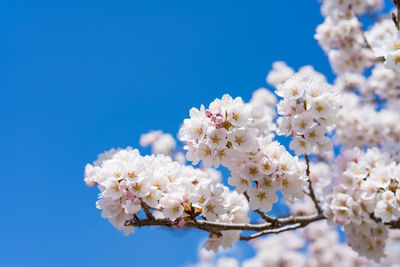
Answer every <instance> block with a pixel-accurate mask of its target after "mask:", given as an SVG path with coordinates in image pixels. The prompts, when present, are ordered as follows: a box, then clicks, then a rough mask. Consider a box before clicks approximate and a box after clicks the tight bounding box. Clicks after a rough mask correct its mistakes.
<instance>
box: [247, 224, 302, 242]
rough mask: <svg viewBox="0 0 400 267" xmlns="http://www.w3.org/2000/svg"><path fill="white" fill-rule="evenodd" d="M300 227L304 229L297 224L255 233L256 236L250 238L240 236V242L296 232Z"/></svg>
mask: <svg viewBox="0 0 400 267" xmlns="http://www.w3.org/2000/svg"><path fill="white" fill-rule="evenodd" d="M300 227H302V224H300V223H297V224H294V225H288V226H283V227H281V228H276V229H269V230H264V231H261V232H258V233H255V234H252V235H249V236H240V240H244V241H248V240H251V239H254V238H257V237H260V236H263V235H268V234H279V233H282V232H286V231H291V230H295V229H298V228H300Z"/></svg>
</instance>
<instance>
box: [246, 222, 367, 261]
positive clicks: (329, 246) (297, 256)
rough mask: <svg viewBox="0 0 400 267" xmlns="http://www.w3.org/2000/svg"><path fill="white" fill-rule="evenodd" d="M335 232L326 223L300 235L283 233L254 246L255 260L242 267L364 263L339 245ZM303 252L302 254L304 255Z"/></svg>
mask: <svg viewBox="0 0 400 267" xmlns="http://www.w3.org/2000/svg"><path fill="white" fill-rule="evenodd" d="M338 240H339V236H338V234H337V232H336V231H335V230H334V229H333V228H332V227H330V226H329V225H327V224H326V222H315V223H313V224H311V225H309V226H307V227H306V228H305V229H304V230H303V231H298V232H287V233H283V234H280V235H276V236H271V237H268V238H264V239H261V240H257V241H255V242H254V245H253V246H254V247H255V249H256V251H257V254H256V255H255V257H253V258H251V259H248V260H245V261H244V262H243V265H242V266H243V267H258V266H287V267H297V266H304V267H305V266H310V267H314V266H315V267H318V266H361V265H363V264H365V265H367V264H366V263H367V261H366V260H365V259H362V258H360V257H358V255H357V253H355V252H354V251H353V250H352V249H351V248H349V247H348V246H346V245H345V244H340V243H339V241H338ZM304 250H306V252H304Z"/></svg>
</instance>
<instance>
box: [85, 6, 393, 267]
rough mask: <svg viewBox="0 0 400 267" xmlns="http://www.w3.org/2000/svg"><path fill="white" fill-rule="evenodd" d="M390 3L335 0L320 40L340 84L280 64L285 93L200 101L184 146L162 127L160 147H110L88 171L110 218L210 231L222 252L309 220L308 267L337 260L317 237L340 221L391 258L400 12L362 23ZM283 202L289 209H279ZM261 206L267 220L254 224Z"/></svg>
mask: <svg viewBox="0 0 400 267" xmlns="http://www.w3.org/2000/svg"><path fill="white" fill-rule="evenodd" d="M393 2H394V4H395V5H396V7H397V11H398V12H399V10H400V8H399V7H400V1H397V0H393ZM381 7H382V1H381V0H364V1H359V0H341V1H337V0H324V1H323V4H322V14H323V15H324V17H325V19H324V22H323V23H322V24H321V25H319V26H318V27H317V29H316V34H315V38H316V39H317V41H318V43H319V44H320V46H321V47H322V49H323V50H324V51H325V52H326V54H327V56H328V59H329V62H330V64H331V66H332V70H333V72H334V73H335V74H337V78H336V80H335V81H334V82H333V83H328V81H327V79H326V77H325V76H324V75H323V74H321V73H319V72H317V71H315V70H314V68H313V67H311V66H305V67H302V68H300V69H299V70H298V71H297V72H296V71H295V70H294V69H292V68H291V67H289V66H287V65H286V63H285V62H275V63H274V64H273V67H272V70H271V72H270V73H269V74H268V76H267V79H266V80H267V82H268V83H269V84H270V85H272V86H273V87H275V95H274V94H273V93H272V92H271V91H269V90H267V89H265V88H260V89H258V90H256V91H255V92H254V93H253V96H252V98H251V100H250V101H249V102H245V101H244V100H243V99H242V98H240V97H236V98H233V97H231V96H230V95H227V94H226V95H223V96H222V97H221V98H216V99H215V100H214V101H212V102H211V103H210V104H208V105H205V106H204V105H201V106H200V107H198V108H195V107H194V108H192V109H191V110H190V111H189V117H188V118H186V119H185V120H184V121H183V124H182V125H181V127H180V130H179V134H178V138H179V140H180V141H181V142H182V143H183V150H182V148H180V149H181V150H180V149H179V148H177V142H176V141H175V139H174V138H173V137H172V136H171V135H169V134H164V133H163V132H161V131H151V132H149V133H147V134H145V135H143V136H142V137H141V140H140V144H141V145H142V146H144V147H145V146H151V149H152V153H153V154H152V155H150V156H142V155H141V154H140V153H139V151H138V150H136V149H132V148H130V147H128V148H126V149H117V150H116V149H112V150H110V151H108V152H106V153H104V154H101V155H99V158H98V160H96V161H95V162H94V163H93V164H88V165H87V166H86V169H85V178H84V180H85V182H86V184H87V185H88V186H96V185H97V186H98V188H99V190H100V194H99V200H98V201H97V204H96V205H97V208H98V209H101V210H102V217H104V218H107V219H108V220H109V221H110V222H111V223H112V224H113V225H114V226H115V227H116V228H117V229H119V230H122V231H124V233H125V234H130V233H133V232H134V229H135V227H146V226H160V227H166V228H179V229H180V228H184V229H186V228H187V229H189V228H194V229H199V230H202V231H206V232H207V233H209V238H208V240H207V241H206V243H205V244H204V247H205V248H206V249H208V250H213V251H218V249H219V248H220V247H222V248H226V247H230V246H232V244H233V243H234V242H236V241H239V240H243V241H248V240H252V239H256V238H260V237H262V236H265V235H269V234H278V233H283V232H288V231H295V230H297V229H302V230H301V231H302V232H301V235H303V236H304V238H305V239H306V240H307V241H306V242H309V243H310V246H309V247H310V249H311V251H310V255H313V256H315V257H316V259H315V262H310V261H308V260H305V259H302V260H300V259H301V257H299V256H298V255H297V254H295V253H294V254H291V255H297V256H293V257H294V258H296V257H297V258H296V259H299V261H293V262H294V264H297V263H298V264H299V266H301V264H300V263H304V264H305V266H335V265H330V264H328V263H326V259H325V258H324V259H322V258H319V256H320V255H324V257H325V256H326V255H328V254H326V255H325V254H324V253H321V252H318V249H320V247H319V246H320V245H319V244H317V243H318V242H317V240H319V238H318V234H321V233H322V232H324V231H326V232H327V234H328V235H330V236H331V237H332V236H335V234H333V232H334V230H333V225H338V226H340V228H341V229H342V231H344V232H345V233H346V242H347V243H348V244H349V246H350V247H351V248H352V249H353V250H354V251H356V252H357V253H358V254H359V255H360V256H363V257H365V258H367V259H369V260H374V261H376V262H379V261H380V260H382V259H383V258H384V257H385V255H386V254H385V249H384V248H385V245H386V244H387V243H389V244H392V243H393V242H392V241H393V239H391V232H390V231H392V229H399V228H400V127H399V124H398V122H399V121H400V112H399V110H400V109H399V107H400V75H399V72H400V31H399V17H400V15H399V14H397V15H394V16H393V20H392V19H391V18H390V17H389V16H387V15H386V16H385V15H383V16H376V17H377V18H379V19H377V21H376V22H375V23H374V24H373V25H371V26H370V27H369V28H368V29H365V30H364V27H363V25H362V23H361V17H362V16H363V15H365V14H370V13H371V12H372V13H373V12H376V11H377V10H379V9H380V8H381ZM398 12H397V13H398ZM393 22H394V23H393ZM365 73H370V74H368V76H364V75H365ZM278 136H285V138H288V141H289V145H288V147H285V146H283V145H282V144H281V143H280V141H282V139H281V138H278ZM182 151H185V153H186V154H184V153H183V152H182ZM187 161H188V162H190V163H191V165H187ZM220 167H224V168H226V169H227V170H228V171H229V174H230V177H229V178H228V179H227V183H228V185H229V186H230V187H228V186H227V185H225V184H224V183H223V179H222V178H221V176H222V175H221V173H220V172H219V171H218V169H217V168H220ZM282 205H285V206H287V207H288V208H289V210H290V215H288V216H287V217H277V216H276V215H275V214H276V212H275V210H274V208H276V207H279V206H282ZM252 213H256V214H258V216H260V218H261V219H262V220H261V222H254V223H250V218H251V214H252ZM317 221H326V222H327V223H329V224H330V225H331V226H328V225H327V224H326V222H325V223H324V222H317ZM315 229H316V230H315ZM244 231H246V232H244ZM297 231H300V230H297ZM248 232H252V233H248ZM284 234H287V235H289V234H288V233H284ZM284 234H283V235H284ZM336 235H337V234H336ZM337 239H338V238H337V237H334V238H332V240H334V242H336V243H335V244H336V245H332V244H331V243H329V246H331V247H333V248H334V249H335V250H336V253H338V254H339V255H341V256H342V257H343V258H346V259H347V260H348V261H349V262H352V265H357V264H358V263H360V262H361V263H362V264H363V263H364V262H366V259H365V258H364V259H363V260H360V258H359V257H358V256H356V254H355V253H354V252H349V251H351V250H350V248H348V247H345V246H344V245H343V244H338V242H337ZM260 242H261V241H260ZM332 242H333V241H332ZM314 247H316V249H315V251H314V250H313V248H314ZM285 249H287V250H290V249H291V248H288V247H285ZM307 249H308V248H307ZM341 253H342V254H341ZM277 255H280V254H279V253H278V254H277ZM343 255H346V256H343ZM328 256H330V257H331V258H332V257H333V256H332V255H331V254H329V255H328ZM328 256H326V257H328ZM279 257H280V256H279ZM282 257H283V256H282ZM258 260H259V259H258V258H257V257H256V260H255V261H256V262H257V261H258ZM284 262H285V264H286V263H287V262H288V261H284ZM356 263H357V264H356ZM361 263H360V264H361ZM307 264H309V265H307ZM265 265H266V264H261V266H265ZM278 265H279V264H278ZM249 266H252V265H249ZM256 266H258V265H256ZM293 266H296V265H293ZM342 266H346V265H342ZM349 266H350V265H349ZM371 266H372V265H371Z"/></svg>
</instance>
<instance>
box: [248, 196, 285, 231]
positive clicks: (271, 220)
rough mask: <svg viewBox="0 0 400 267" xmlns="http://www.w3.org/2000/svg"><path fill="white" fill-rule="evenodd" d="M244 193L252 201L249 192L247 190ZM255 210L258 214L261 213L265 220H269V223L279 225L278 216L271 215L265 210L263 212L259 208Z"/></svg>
mask: <svg viewBox="0 0 400 267" xmlns="http://www.w3.org/2000/svg"><path fill="white" fill-rule="evenodd" d="M243 195H244V196H245V197H246V199H247V201H249V202H250V197H249V195H248V194H247V192H244V193H243ZM254 212H255V213H257V214H258V215H260V217H261V218H263V219H264V221H266V222H269V223H271V224H273V225H279V221H278V219H277V218H275V217H271V216H269V215H267V214H265V213H264V212H262V211H261V210H259V209H257V210H254Z"/></svg>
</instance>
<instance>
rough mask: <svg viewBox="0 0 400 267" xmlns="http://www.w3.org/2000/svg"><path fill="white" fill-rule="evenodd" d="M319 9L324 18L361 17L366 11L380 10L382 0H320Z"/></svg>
mask: <svg viewBox="0 0 400 267" xmlns="http://www.w3.org/2000/svg"><path fill="white" fill-rule="evenodd" d="M322 2H323V4H322V7H321V11H322V14H323V15H324V16H327V15H333V16H339V17H351V16H355V15H361V14H364V13H366V12H367V11H373V10H378V9H381V8H382V6H383V1H382V0H361V1H360V0H322Z"/></svg>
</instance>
